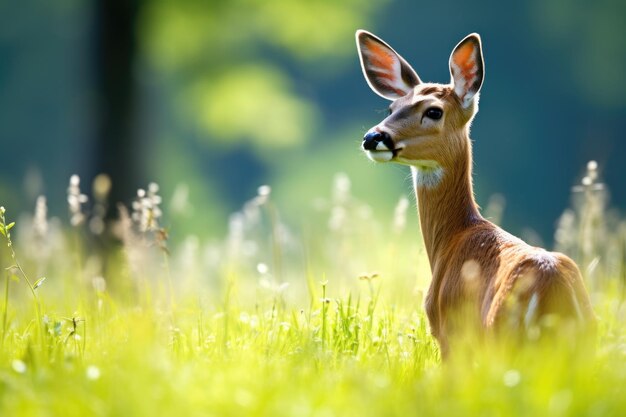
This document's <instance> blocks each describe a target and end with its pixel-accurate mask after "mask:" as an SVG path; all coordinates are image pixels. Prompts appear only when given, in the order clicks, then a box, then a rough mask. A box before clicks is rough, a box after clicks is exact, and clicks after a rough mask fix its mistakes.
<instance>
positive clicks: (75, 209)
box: [67, 174, 89, 226]
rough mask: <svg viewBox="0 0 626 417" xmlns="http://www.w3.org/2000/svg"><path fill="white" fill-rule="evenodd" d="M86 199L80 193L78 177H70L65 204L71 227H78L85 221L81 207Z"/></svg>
mask: <svg viewBox="0 0 626 417" xmlns="http://www.w3.org/2000/svg"><path fill="white" fill-rule="evenodd" d="M88 200H89V199H88V197H87V196H86V195H85V194H82V193H81V192H80V177H79V176H78V175H76V174H74V175H72V176H71V177H70V185H69V187H68V188H67V203H68V205H69V209H70V223H71V225H72V226H80V225H81V224H83V223H84V221H85V214H84V213H83V211H82V205H83V204H85V203H86V202H87V201H88Z"/></svg>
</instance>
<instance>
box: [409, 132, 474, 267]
mask: <svg viewBox="0 0 626 417" xmlns="http://www.w3.org/2000/svg"><path fill="white" fill-rule="evenodd" d="M459 135H461V136H460V137H459V138H457V139H459V140H457V141H454V142H455V143H457V144H458V149H457V151H456V152H453V154H454V155H457V156H456V157H454V158H451V159H450V160H449V161H446V160H444V161H442V162H441V164H440V166H438V167H436V168H433V167H424V166H422V167H415V166H414V167H411V171H412V174H413V179H414V184H415V192H416V195H417V202H418V210H419V217H420V226H421V229H422V234H423V236H424V244H425V246H426V251H427V253H428V258H429V261H430V264H431V267H432V266H433V264H434V262H435V260H436V258H437V256H439V255H440V254H441V252H442V251H443V250H444V249H445V247H446V246H447V245H448V244H449V243H450V241H451V240H452V239H453V237H454V236H455V235H456V234H457V233H459V232H462V231H463V230H465V229H467V228H469V227H471V226H472V225H474V224H476V223H477V222H479V221H481V220H482V217H481V215H480V213H479V211H478V206H477V205H476V202H475V200H474V192H473V189H472V149H471V142H470V140H469V138H468V136H467V132H463V133H459ZM429 170H431V171H429ZM432 170H437V172H433V171H432Z"/></svg>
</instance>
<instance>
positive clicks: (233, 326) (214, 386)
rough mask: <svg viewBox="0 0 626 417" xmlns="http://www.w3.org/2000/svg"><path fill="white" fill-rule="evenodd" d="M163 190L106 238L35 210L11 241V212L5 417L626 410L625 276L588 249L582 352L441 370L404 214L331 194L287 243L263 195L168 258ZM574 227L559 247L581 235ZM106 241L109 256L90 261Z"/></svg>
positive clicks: (479, 349)
mask: <svg viewBox="0 0 626 417" xmlns="http://www.w3.org/2000/svg"><path fill="white" fill-rule="evenodd" d="M73 192H74V194H75V195H78V196H80V195H81V192H80V190H78V189H75V190H73ZM157 192H158V188H157V187H156V186H154V185H151V186H150V187H149V188H148V191H144V192H140V193H139V196H138V199H137V201H136V202H135V204H134V205H133V207H132V209H133V210H132V212H131V213H127V214H124V211H122V212H121V213H122V216H121V221H120V222H118V223H116V224H111V225H108V226H107V228H106V229H105V230H104V231H103V230H101V229H99V228H96V229H93V230H92V229H91V228H90V227H89V217H90V216H87V215H86V216H84V218H83V219H80V220H77V221H76V222H74V225H73V226H70V225H67V226H63V227H61V228H59V227H55V226H54V223H53V222H51V221H50V223H47V222H48V221H49V220H48V219H46V218H45V217H46V216H45V213H44V214H43V215H42V213H41V210H42V207H41V204H39V205H38V207H39V208H38V210H39V211H38V213H36V214H35V215H34V216H33V218H32V221H31V220H24V222H18V224H17V225H15V227H13V228H12V229H11V230H10V231H8V230H6V229H7V228H8V226H7V224H8V223H11V221H10V220H11V219H12V218H13V216H12V215H11V212H10V210H8V211H7V212H6V216H7V217H6V219H5V218H3V219H2V231H3V232H4V233H3V234H4V235H5V236H2V238H3V248H2V251H1V252H0V256H1V257H0V262H1V263H2V265H3V267H4V268H7V269H6V274H4V276H3V277H2V280H3V281H2V284H3V285H2V286H1V288H2V297H1V298H0V299H1V300H2V301H0V315H1V316H2V335H3V336H2V341H1V343H2V344H1V347H0V415H1V416H50V415H59V416H87V415H102V416H134V415H145V416H173V415H181V416H281V415H284V416H387V415H389V416H394V415H398V416H406V415H437V416H457V415H459V416H464V415H481V416H482V415H485V416H518V415H519V416H545V415H551V416H552V415H553V416H561V415H576V416H578V415H589V416H605V415H615V416H619V415H623V414H624V413H625V412H626V397H625V395H624V394H625V393H624V388H623V387H624V384H625V382H626V360H625V359H626V325H625V324H624V318H625V310H626V309H625V308H624V307H623V295H624V293H623V291H624V286H623V285H624V282H623V281H622V280H621V278H620V276H621V275H620V274H621V272H620V271H623V265H620V266H619V267H615V264H614V263H612V264H610V265H609V264H605V263H604V262H603V260H597V261H594V259H595V257H593V256H591V254H593V253H594V252H593V250H592V249H589V248H588V247H585V250H586V251H587V252H585V256H587V257H591V258H592V259H591V261H590V262H593V264H591V266H592V267H593V268H594V270H593V271H591V272H592V273H593V274H594V276H597V275H598V272H597V271H601V273H602V274H603V275H605V276H603V277H602V279H597V281H595V282H593V283H591V284H592V285H591V287H592V288H593V294H592V298H593V302H594V307H595V310H596V312H597V314H598V317H599V334H598V338H597V341H595V344H596V345H597V349H596V351H595V353H590V352H583V353H581V352H577V351H576V350H575V349H571V346H560V345H559V344H558V343H556V342H555V344H551V345H541V344H536V345H533V344H530V345H528V346H525V347H523V348H522V347H520V346H510V345H509V344H507V343H502V344H497V345H490V344H484V343H474V344H465V345H464V346H463V350H462V351H460V352H459V354H458V355H457V356H456V357H455V358H453V359H452V360H451V361H450V362H448V363H445V364H442V363H441V361H440V357H439V352H438V348H437V346H436V343H435V342H434V340H433V339H432V337H431V336H430V335H429V332H428V324H427V320H426V317H425V315H424V311H423V308H422V304H421V302H422V298H423V293H424V291H425V290H426V288H427V285H428V280H429V273H428V263H427V260H426V258H425V255H424V253H423V250H422V248H421V243H420V240H419V237H418V236H419V235H418V234H417V233H415V232H414V231H407V230H406V229H405V223H404V221H403V220H404V217H405V216H414V213H413V212H412V210H411V209H410V208H409V207H410V205H407V204H406V201H405V200H401V201H400V203H399V205H398V208H397V209H396V211H395V214H394V213H390V214H389V216H388V218H387V219H383V220H381V219H374V218H372V216H371V210H369V208H368V206H367V205H366V204H364V203H363V202H361V201H358V200H356V199H355V198H354V197H353V196H352V195H351V194H350V183H349V180H348V179H347V178H346V177H345V176H338V177H337V178H336V181H335V185H334V187H333V190H332V192H331V193H330V195H329V196H321V199H322V200H323V201H322V203H320V204H319V207H318V208H311V210H310V213H307V218H308V220H309V223H308V225H307V224H303V231H302V232H298V231H296V230H292V228H288V227H287V226H286V225H284V224H283V223H282V220H281V216H280V208H279V207H276V206H275V205H274V203H273V202H272V199H271V191H270V189H269V187H263V188H261V189H260V190H259V195H257V196H256V197H255V198H254V199H252V200H251V201H250V202H248V203H247V204H246V205H245V206H244V207H243V208H242V210H241V211H240V212H238V213H235V214H234V215H233V216H231V218H230V227H229V235H228V236H227V237H226V238H225V239H224V241H221V242H214V243H203V242H201V241H199V240H198V239H197V238H194V237H188V238H186V239H182V240H181V242H182V243H180V244H176V245H172V244H170V243H169V242H168V236H167V233H166V231H165V230H164V229H162V228H161V223H162V218H161V212H160V207H159V206H160V204H161V199H160V197H158V195H157ZM586 198H589V199H593V198H594V197H593V194H589V195H587V196H586ZM79 199H80V200H84V198H79ZM590 201H591V200H590ZM44 205H45V202H44ZM585 207H586V210H588V209H589V206H588V205H587V206H585V203H583V205H582V206H581V207H577V208H575V209H574V211H573V213H574V215H575V216H576V215H577V214H576V213H585V211H584V210H585ZM407 208H408V210H407ZM81 210H83V207H82V206H81V205H78V207H76V206H74V211H73V212H72V215H73V216H76V214H77V213H79V212H81ZM98 215H100V214H98ZM586 215H587V216H588V215H589V214H586ZM594 215H595V214H594ZM73 218H76V217H73ZM77 218H80V216H78V217H77ZM38 222H39V223H38ZM42 222H43V223H42ZM413 222H415V220H414V221H413ZM585 222H588V220H585ZM409 223H411V222H409ZM575 223H576V222H574V223H572V224H570V225H569V226H568V227H571V229H572V230H570V231H569V232H568V231H567V230H566V229H562V230H560V232H561V234H562V236H561V237H562V238H564V237H566V236H564V235H563V234H564V233H574V235H576V236H579V237H580V236H584V234H585V233H591V232H590V231H589V230H584V227H590V226H588V225H587V223H584V222H581V225H582V226H576V224H575ZM596 224H597V223H596ZM581 227H582V228H583V229H581ZM613 229H614V230H619V228H617V229H615V228H613ZM594 230H595V229H594ZM7 232H11V233H12V234H13V236H11V235H9V233H7ZM172 232H174V233H175V231H172ZM606 233H613V234H611V237H612V238H613V240H611V241H612V242H614V241H615V242H618V241H620V237H619V235H618V233H619V232H618V231H614V232H606ZM109 234H110V235H111V236H117V237H118V238H119V239H120V240H121V242H122V244H121V245H119V246H117V247H114V248H113V249H106V250H104V249H103V243H104V242H107V241H109V239H110V238H111V236H109ZM7 235H9V236H8V239H5V238H6V237H7ZM604 241H607V240H606V239H605V240H604ZM9 242H12V243H13V245H12V246H11V247H10V248H9V247H7V246H6V243H9ZM570 243H571V244H573V243H572V242H570ZM12 250H15V257H13V256H12ZM595 250H596V253H597V254H598V255H596V257H597V256H600V255H599V254H601V253H605V252H603V251H608V252H610V251H611V250H613V251H617V252H619V248H617V249H615V248H613V249H611V248H604V247H600V246H598V245H596V246H595ZM611 253H612V252H611ZM618 258H619V256H618V255H615V256H614V257H613V258H610V259H611V262H614V260H615V259H618ZM611 265H613V266H611ZM582 266H583V267H587V268H586V269H587V271H588V274H589V271H590V270H589V265H586V264H583V265H582ZM598 268H599V269H598ZM594 271H595V272H594ZM43 276H45V277H46V278H47V279H46V280H45V281H41V278H42V277H43ZM27 279H28V281H27Z"/></svg>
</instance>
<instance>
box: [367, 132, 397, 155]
mask: <svg viewBox="0 0 626 417" xmlns="http://www.w3.org/2000/svg"><path fill="white" fill-rule="evenodd" d="M381 142H382V143H383V145H385V146H386V147H387V150H389V151H391V150H393V142H392V140H391V136H389V134H388V133H387V132H377V131H372V132H368V133H367V134H366V135H365V136H364V137H363V149H365V150H367V151H375V150H377V149H376V148H377V147H378V144H379V143H381ZM378 150H380V149H378Z"/></svg>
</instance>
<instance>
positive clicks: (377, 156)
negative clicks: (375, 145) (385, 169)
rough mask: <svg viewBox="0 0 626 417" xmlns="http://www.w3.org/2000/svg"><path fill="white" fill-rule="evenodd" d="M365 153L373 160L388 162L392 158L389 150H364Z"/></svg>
mask: <svg viewBox="0 0 626 417" xmlns="http://www.w3.org/2000/svg"><path fill="white" fill-rule="evenodd" d="M365 154H366V155H367V157H368V158H369V159H371V160H372V161H374V162H389V161H391V159H392V158H393V152H391V151H365Z"/></svg>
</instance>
